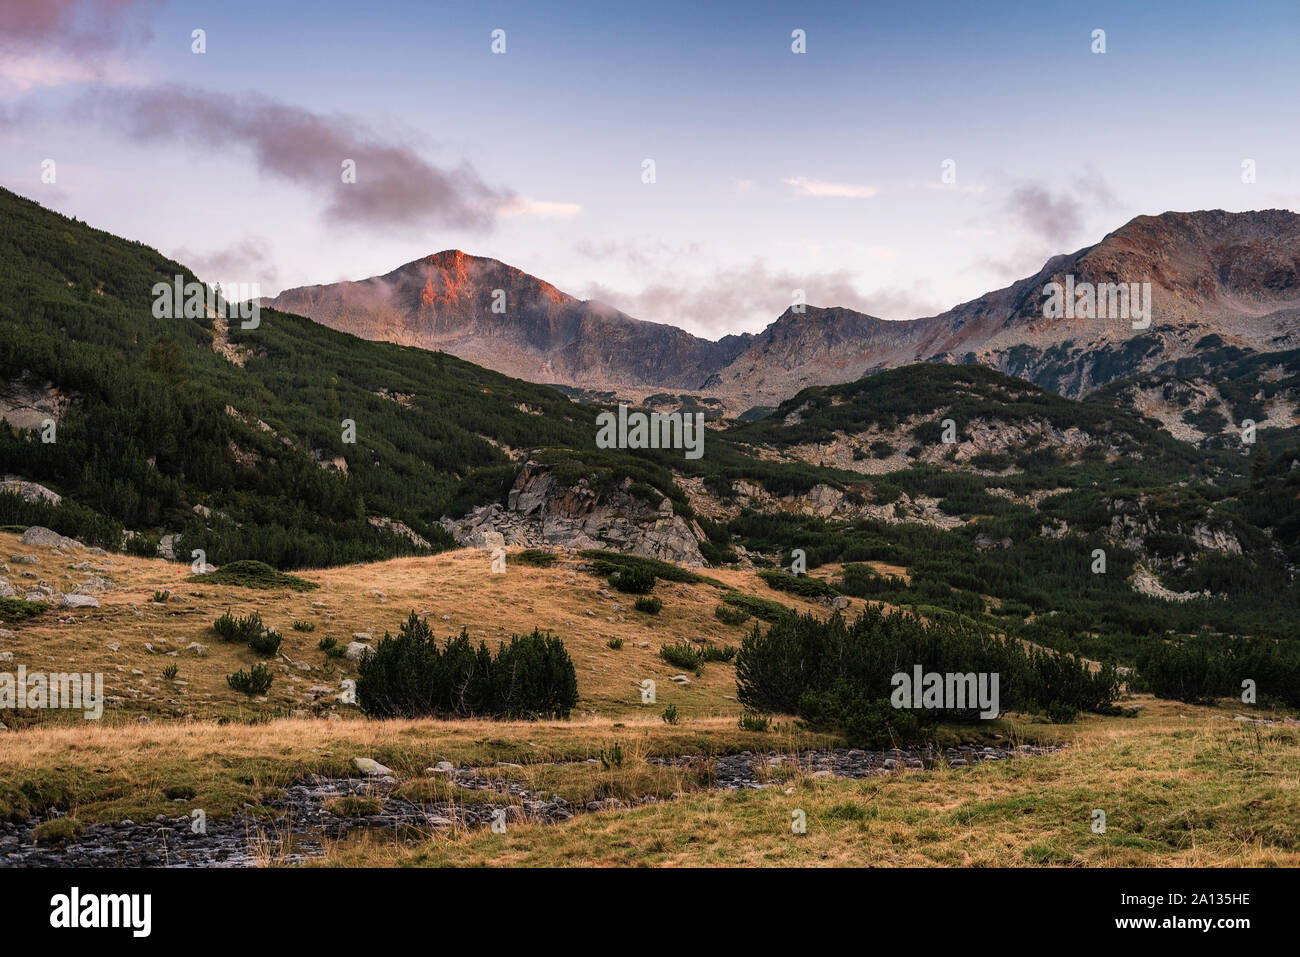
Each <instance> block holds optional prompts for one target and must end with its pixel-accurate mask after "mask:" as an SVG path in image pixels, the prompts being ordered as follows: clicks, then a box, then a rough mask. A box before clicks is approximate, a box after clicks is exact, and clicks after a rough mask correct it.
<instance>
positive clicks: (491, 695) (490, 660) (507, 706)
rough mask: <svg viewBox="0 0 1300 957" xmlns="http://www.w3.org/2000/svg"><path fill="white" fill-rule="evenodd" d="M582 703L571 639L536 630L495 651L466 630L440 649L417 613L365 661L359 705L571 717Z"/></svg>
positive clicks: (377, 710) (373, 711) (379, 709)
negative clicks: (472, 638) (475, 642)
mask: <svg viewBox="0 0 1300 957" xmlns="http://www.w3.org/2000/svg"><path fill="white" fill-rule="evenodd" d="M577 702H578V678H577V672H576V670H575V669H574V666H573V660H572V659H571V658H570V657H569V653H568V652H567V651H566V650H565V648H564V643H563V642H562V641H561V640H560V639H559V638H557V637H554V636H552V635H549V634H545V635H544V634H542V633H541V632H540V631H538V630H537V629H534V630H533V632H532V634H529V635H511V636H510V640H509V642H504V643H501V644H499V645H498V646H497V650H496V651H495V653H494V652H492V651H491V650H489V648H488V646H487V643H486V642H482V641H480V642H479V643H478V646H477V647H475V646H474V645H473V643H472V642H471V641H470V638H469V633H468V631H466V630H465V629H463V628H462V629H461V632H460V634H459V635H457V636H455V637H453V638H449V639H448V640H447V641H446V642H445V643H444V644H443V645H442V647H439V645H438V641H437V639H436V638H435V636H434V634H433V630H432V629H431V628H430V627H429V623H428V620H427V619H424V618H420V617H419V616H418V615H416V614H415V612H411V615H410V617H409V618H408V619H407V620H406V622H405V623H404V624H403V625H402V627H401V628H400V629H399V630H398V632H397V634H396V635H392V634H388V633H387V632H386V633H385V634H384V637H383V638H381V639H380V640H379V642H378V644H377V645H376V646H375V650H374V653H373V654H371V655H368V656H366V657H365V658H363V659H362V661H361V662H360V664H359V666H358V677H357V703H358V705H360V707H361V709H362V710H363V711H364V712H366V714H368V715H370V716H371V717H376V718H393V717H406V718H413V717H422V716H426V715H445V716H451V717H471V716H489V717H504V718H529V719H533V718H540V717H559V718H567V717H568V716H569V713H570V712H571V711H572V710H573V707H574V706H575V705H576V704H577Z"/></svg>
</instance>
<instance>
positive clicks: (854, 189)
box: [783, 176, 880, 199]
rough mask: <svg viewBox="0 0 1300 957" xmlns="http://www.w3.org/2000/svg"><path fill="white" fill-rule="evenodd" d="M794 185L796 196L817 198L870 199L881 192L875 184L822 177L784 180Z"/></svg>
mask: <svg viewBox="0 0 1300 957" xmlns="http://www.w3.org/2000/svg"><path fill="white" fill-rule="evenodd" d="M783 182H784V183H785V184H786V185H787V186H793V187H794V189H795V195H796V196H812V197H815V198H817V199H826V198H841V199H870V198H871V197H872V196H875V195H876V193H878V192H880V191H879V190H878V189H876V187H874V186H859V185H856V184H854V183H828V182H826V181H825V180H821V179H809V178H808V177H807V176H791V177H788V178H787V179H785V180H784V181H783Z"/></svg>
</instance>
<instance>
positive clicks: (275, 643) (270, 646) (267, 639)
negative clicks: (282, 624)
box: [248, 628, 284, 658]
mask: <svg viewBox="0 0 1300 957" xmlns="http://www.w3.org/2000/svg"><path fill="white" fill-rule="evenodd" d="M282 641H284V639H283V638H281V637H280V633H279V632H278V631H276V630H275V629H274V628H264V629H262V630H261V631H259V632H258V633H257V634H256V635H254V636H253V637H252V638H250V639H248V647H250V648H252V649H253V651H254V652H256V653H257V654H259V655H262V656H264V657H267V658H269V657H271V656H272V655H274V654H275V653H276V652H277V651H279V650H280V643H281V642H282Z"/></svg>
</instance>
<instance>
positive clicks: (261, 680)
mask: <svg viewBox="0 0 1300 957" xmlns="http://www.w3.org/2000/svg"><path fill="white" fill-rule="evenodd" d="M274 680H275V676H274V675H272V674H271V669H270V668H268V667H267V666H266V665H264V664H262V663H261V662H258V663H257V664H255V665H253V667H252V668H250V669H249V670H248V671H244V670H243V669H242V668H241V669H240V670H239V671H236V672H235V673H234V674H233V675H226V684H228V685H230V687H232V688H234V689H235V690H236V691H242V692H243V693H244V694H246V695H255V694H266V693H267V692H268V691H270V690H271V682H272V681H274Z"/></svg>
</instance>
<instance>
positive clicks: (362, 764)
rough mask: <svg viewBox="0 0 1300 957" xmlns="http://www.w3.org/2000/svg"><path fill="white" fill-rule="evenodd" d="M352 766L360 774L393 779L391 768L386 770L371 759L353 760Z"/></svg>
mask: <svg viewBox="0 0 1300 957" xmlns="http://www.w3.org/2000/svg"><path fill="white" fill-rule="evenodd" d="M352 766H353V767H354V768H356V769H357V770H358V771H360V772H361V773H362V774H375V775H381V776H384V777H394V776H395V775H394V774H393V771H392V769H391V768H386V767H384V766H383V765H382V764H380V763H379V762H378V761H376V760H374V759H373V758H353V759H352Z"/></svg>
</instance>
